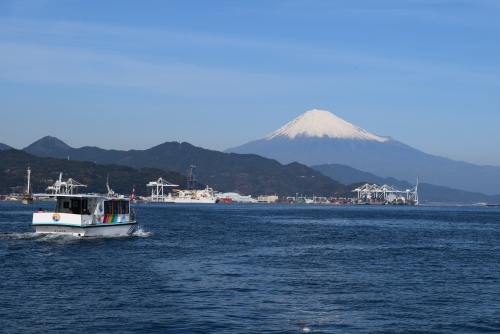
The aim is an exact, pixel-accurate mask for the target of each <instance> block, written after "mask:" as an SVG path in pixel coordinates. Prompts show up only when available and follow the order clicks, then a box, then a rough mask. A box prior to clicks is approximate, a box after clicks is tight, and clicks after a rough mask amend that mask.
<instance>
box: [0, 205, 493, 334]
mask: <svg viewBox="0 0 500 334" xmlns="http://www.w3.org/2000/svg"><path fill="white" fill-rule="evenodd" d="M44 205H45V204H44ZM32 211H33V207H32V206H23V205H21V204H19V203H3V202H2V203H0V319H1V322H0V332H2V331H3V332H6V333H9V332H20V333H41V332H54V331H59V332H64V333H88V332H99V333H106V332H109V333H115V332H120V333H127V332H134V333H141V332H143V333H165V332H172V333H303V332H306V331H307V329H309V330H310V332H311V333H313V332H318V333H319V332H324V333H421V332H425V333H480V332H500V254H499V253H500V247H499V246H500V209H499V208H486V207H392V206H384V207H367V206H319V205H316V206H312V205H309V206H305V205H304V206H300V205H295V206H291V205H223V204H219V205H206V206H191V205H180V206H178V205H141V206H140V209H139V211H138V218H139V222H140V227H139V229H138V231H136V232H135V233H134V235H132V236H128V237H115V238H82V239H80V238H76V237H68V236H54V235H37V234H35V233H33V232H32V230H31V229H30V228H29V226H28V223H29V222H30V221H31V213H32Z"/></svg>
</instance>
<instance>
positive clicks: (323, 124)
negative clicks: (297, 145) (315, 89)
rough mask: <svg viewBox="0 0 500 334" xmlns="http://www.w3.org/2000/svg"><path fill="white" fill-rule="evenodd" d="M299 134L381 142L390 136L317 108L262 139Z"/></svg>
mask: <svg viewBox="0 0 500 334" xmlns="http://www.w3.org/2000/svg"><path fill="white" fill-rule="evenodd" d="M297 136H305V137H330V138H343V139H357V140H375V141H379V142H385V141H388V140H389V138H384V137H380V136H377V135H374V134H373V133H370V132H368V131H366V130H364V129H361V128H360V127H357V126H356V125H354V124H351V123H349V122H346V121H344V120H343V119H341V118H338V117H337V116H335V115H334V114H332V113H331V112H329V111H325V110H317V109H313V110H309V111H308V112H306V113H305V114H302V115H300V116H299V117H297V118H295V119H294V120H292V121H291V122H289V123H287V124H285V125H284V126H283V127H281V128H279V129H278V130H276V131H274V132H273V133H271V134H269V135H267V136H265V137H264V138H262V139H266V140H270V139H273V138H275V137H287V138H289V139H294V138H295V137H297Z"/></svg>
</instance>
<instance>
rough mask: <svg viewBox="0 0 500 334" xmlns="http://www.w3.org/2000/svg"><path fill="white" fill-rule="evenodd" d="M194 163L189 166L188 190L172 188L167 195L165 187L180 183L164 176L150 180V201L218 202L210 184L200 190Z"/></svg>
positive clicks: (182, 202) (148, 185) (175, 185)
mask: <svg viewBox="0 0 500 334" xmlns="http://www.w3.org/2000/svg"><path fill="white" fill-rule="evenodd" d="M195 169H196V167H195V166H194V165H191V166H189V174H188V180H187V188H188V189H187V190H179V189H172V192H171V193H169V194H167V195H165V193H164V188H165V187H178V186H179V185H177V184H173V183H170V182H168V181H167V180H165V179H163V178H161V177H160V178H159V179H158V180H157V181H152V182H149V183H148V184H147V185H146V186H147V187H149V188H151V196H149V198H148V201H149V202H151V203H176V204H214V203H217V202H218V197H217V196H216V195H215V194H214V190H213V189H212V188H209V187H208V186H207V187H206V188H205V189H202V190H198V189H196V188H197V186H198V181H197V180H196V176H195Z"/></svg>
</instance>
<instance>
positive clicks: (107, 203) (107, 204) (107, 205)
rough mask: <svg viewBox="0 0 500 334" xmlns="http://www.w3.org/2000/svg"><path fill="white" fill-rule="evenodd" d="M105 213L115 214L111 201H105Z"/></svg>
mask: <svg viewBox="0 0 500 334" xmlns="http://www.w3.org/2000/svg"><path fill="white" fill-rule="evenodd" d="M104 214H105V215H111V214H113V210H112V206H111V201H104Z"/></svg>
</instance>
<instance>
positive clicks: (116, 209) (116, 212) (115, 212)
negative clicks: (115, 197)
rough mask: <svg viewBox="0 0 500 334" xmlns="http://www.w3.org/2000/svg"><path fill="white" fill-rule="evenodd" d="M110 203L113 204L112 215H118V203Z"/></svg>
mask: <svg viewBox="0 0 500 334" xmlns="http://www.w3.org/2000/svg"><path fill="white" fill-rule="evenodd" d="M111 203H113V214H114V215H116V214H119V213H120V212H119V211H118V208H119V206H118V204H119V203H118V202H117V201H113V202H111Z"/></svg>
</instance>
